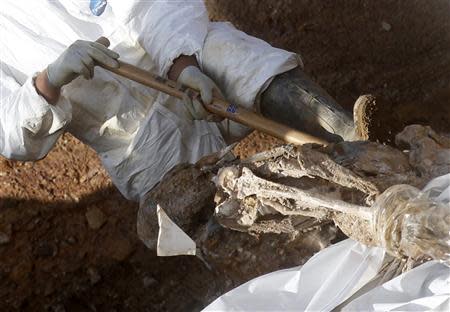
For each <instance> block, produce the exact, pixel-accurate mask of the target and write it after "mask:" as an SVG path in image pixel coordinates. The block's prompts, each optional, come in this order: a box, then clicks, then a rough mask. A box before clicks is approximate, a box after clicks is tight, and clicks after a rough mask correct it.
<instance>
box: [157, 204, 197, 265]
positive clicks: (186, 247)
mask: <svg viewBox="0 0 450 312" xmlns="http://www.w3.org/2000/svg"><path fill="white" fill-rule="evenodd" d="M156 213H157V214H158V224H159V233H158V244H157V248H156V252H157V254H158V256H160V257H168V256H179V255H191V256H195V251H196V244H195V242H194V241H193V240H192V239H191V238H190V237H189V236H188V235H187V234H186V233H184V232H183V230H182V229H180V228H179V227H178V225H176V224H175V222H173V221H172V220H171V219H170V218H169V216H168V215H167V214H166V212H165V211H164V210H163V209H162V208H161V207H160V206H159V205H158V206H157V209H156Z"/></svg>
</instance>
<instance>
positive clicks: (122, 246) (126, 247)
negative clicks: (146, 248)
mask: <svg viewBox="0 0 450 312" xmlns="http://www.w3.org/2000/svg"><path fill="white" fill-rule="evenodd" d="M112 247H113V249H112V250H111V257H112V258H113V259H115V260H117V261H125V260H126V259H127V258H128V257H129V256H130V255H131V254H132V253H133V251H134V247H133V245H132V244H131V243H130V242H129V241H128V240H127V239H125V238H120V239H118V240H116V241H115V243H114V246H112Z"/></svg>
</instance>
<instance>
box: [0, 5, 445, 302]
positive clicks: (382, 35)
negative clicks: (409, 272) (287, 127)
mask: <svg viewBox="0 0 450 312" xmlns="http://www.w3.org/2000/svg"><path fill="white" fill-rule="evenodd" d="M207 4H208V9H209V11H210V15H211V17H212V19H214V20H228V21H230V22H232V23H233V24H235V26H236V27H238V28H240V29H242V30H243V31H246V32H247V33H249V34H251V35H254V36H257V37H260V38H262V39H264V40H266V41H268V42H269V43H271V44H273V45H275V46H277V47H280V48H284V49H288V50H292V51H295V52H298V53H301V55H302V57H303V59H304V62H305V71H306V72H307V73H308V74H310V75H311V76H312V77H313V78H314V79H315V80H316V81H318V82H319V83H320V84H321V85H322V86H323V87H324V88H325V89H326V90H327V91H328V92H329V93H330V94H331V95H332V96H334V97H335V98H336V99H337V100H338V102H339V103H341V105H343V106H344V107H345V108H346V109H348V110H351V107H352V105H353V103H354V101H355V100H356V98H357V97H358V96H359V95H360V94H365V93H371V94H375V95H376V96H377V97H378V99H379V103H380V105H379V110H378V111H377V113H376V116H375V117H374V123H373V128H372V131H373V133H374V137H375V138H376V139H378V140H380V141H383V142H387V143H389V142H390V140H392V137H393V135H394V134H395V133H397V132H398V131H399V130H401V129H402V128H403V126H404V125H406V124H411V123H421V124H431V125H432V126H433V128H434V129H435V130H437V131H444V132H450V126H449V124H450V122H449V121H450V108H449V107H450V106H449V105H448V104H447V103H448V101H449V99H450V88H449V86H450V75H448V73H449V72H450V3H449V2H448V1H447V0H435V1H432V2H427V3H426V5H425V3H424V1H421V0H411V1H400V0H397V1H395V0H389V1H388V0H381V1H364V0H360V1H356V0H340V1H333V2H332V3H331V2H323V1H311V0H301V1H295V2H293V1H289V0H283V1H272V0H260V1H257V0H247V1H245V2H242V1H237V0H233V1H226V0H210V1H208V2H207ZM278 143H279V141H277V140H275V139H273V138H270V137H267V136H265V135H262V134H260V133H257V132H255V133H253V134H252V135H250V136H249V137H248V138H246V139H245V140H244V144H242V145H241V146H240V147H239V148H238V149H237V151H238V153H239V154H240V155H241V156H242V157H245V156H247V155H250V154H252V153H254V152H256V151H261V150H264V149H267V148H269V147H270V146H273V145H274V144H278ZM0 185H1V188H0V302H1V304H2V305H1V307H2V308H1V309H2V311H14V310H16V311H124V310H131V311H196V310H200V309H201V307H203V306H204V305H206V304H207V303H208V301H210V300H212V299H214V298H215V297H217V296H218V295H220V293H221V292H223V291H224V290H226V289H227V288H229V287H231V286H232V285H222V284H221V283H220V282H219V281H220V279H218V278H217V277H216V276H214V275H213V274H212V273H211V272H210V271H208V269H206V268H205V267H204V265H203V264H202V262H201V261H200V260H198V259H196V258H193V257H175V258H157V257H156V255H155V254H154V253H152V252H149V251H148V250H147V249H146V248H145V247H144V246H143V244H141V243H140V242H139V241H138V239H137V237H136V225H135V224H136V222H135V221H136V211H137V205H136V204H135V203H132V202H127V201H126V200H125V199H124V198H123V197H122V196H121V195H120V194H119V193H118V191H117V190H116V189H115V188H114V186H113V185H112V184H111V181H110V180H109V178H108V176H107V174H106V172H105V171H104V170H103V169H102V167H101V165H100V162H99V160H98V158H97V156H96V155H95V154H94V153H93V151H92V150H91V149H89V148H88V147H86V146H85V145H83V144H81V143H80V142H78V141H77V140H76V139H74V138H73V137H71V136H70V135H64V136H63V137H62V138H61V139H60V140H59V142H58V144H57V146H56V148H55V149H54V150H53V151H52V152H51V153H50V154H49V155H48V157H47V158H45V159H44V160H42V161H39V162H35V163H23V162H16V161H9V160H5V159H1V160H0ZM305 260H306V259H292V262H293V263H302V262H304V261H305ZM291 264H292V263H291ZM274 269H276V268H274ZM250 277H251V276H248V277H247V278H250Z"/></svg>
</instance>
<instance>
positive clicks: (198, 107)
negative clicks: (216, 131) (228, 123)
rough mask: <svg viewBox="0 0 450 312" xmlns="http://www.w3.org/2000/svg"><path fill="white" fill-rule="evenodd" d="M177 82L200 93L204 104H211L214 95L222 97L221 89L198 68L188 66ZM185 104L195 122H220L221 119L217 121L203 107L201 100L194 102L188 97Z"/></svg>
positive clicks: (185, 98)
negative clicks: (200, 120)
mask: <svg viewBox="0 0 450 312" xmlns="http://www.w3.org/2000/svg"><path fill="white" fill-rule="evenodd" d="M177 82H179V83H181V84H183V85H186V86H188V87H190V88H192V89H194V90H198V91H200V96H201V98H202V101H203V103H204V104H210V103H211V102H212V99H213V94H214V93H216V96H218V97H222V98H223V95H222V93H221V92H220V89H219V87H218V86H217V85H216V84H215V83H214V81H212V80H211V78H209V77H208V76H206V75H205V74H204V73H202V71H201V70H200V69H199V68H198V67H196V66H188V67H186V68H185V69H183V71H182V72H181V73H180V76H179V77H178V80H177ZM183 101H184V104H185V105H186V108H187V109H188V111H189V113H190V114H191V116H192V118H193V119H194V120H199V119H204V120H208V121H220V120H221V118H219V119H217V117H216V116H214V115H213V114H210V113H208V112H207V111H206V109H205V108H204V107H203V104H202V103H201V102H200V101H199V100H196V99H194V100H192V99H190V98H189V97H188V96H185V97H184V98H183Z"/></svg>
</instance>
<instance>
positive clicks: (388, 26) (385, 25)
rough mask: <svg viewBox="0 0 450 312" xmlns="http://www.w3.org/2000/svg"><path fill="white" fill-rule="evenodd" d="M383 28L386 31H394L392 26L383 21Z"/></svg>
mask: <svg viewBox="0 0 450 312" xmlns="http://www.w3.org/2000/svg"><path fill="white" fill-rule="evenodd" d="M381 28H382V29H383V30H384V31H390V30H391V29H392V26H391V24H389V23H388V22H386V21H382V22H381Z"/></svg>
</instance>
